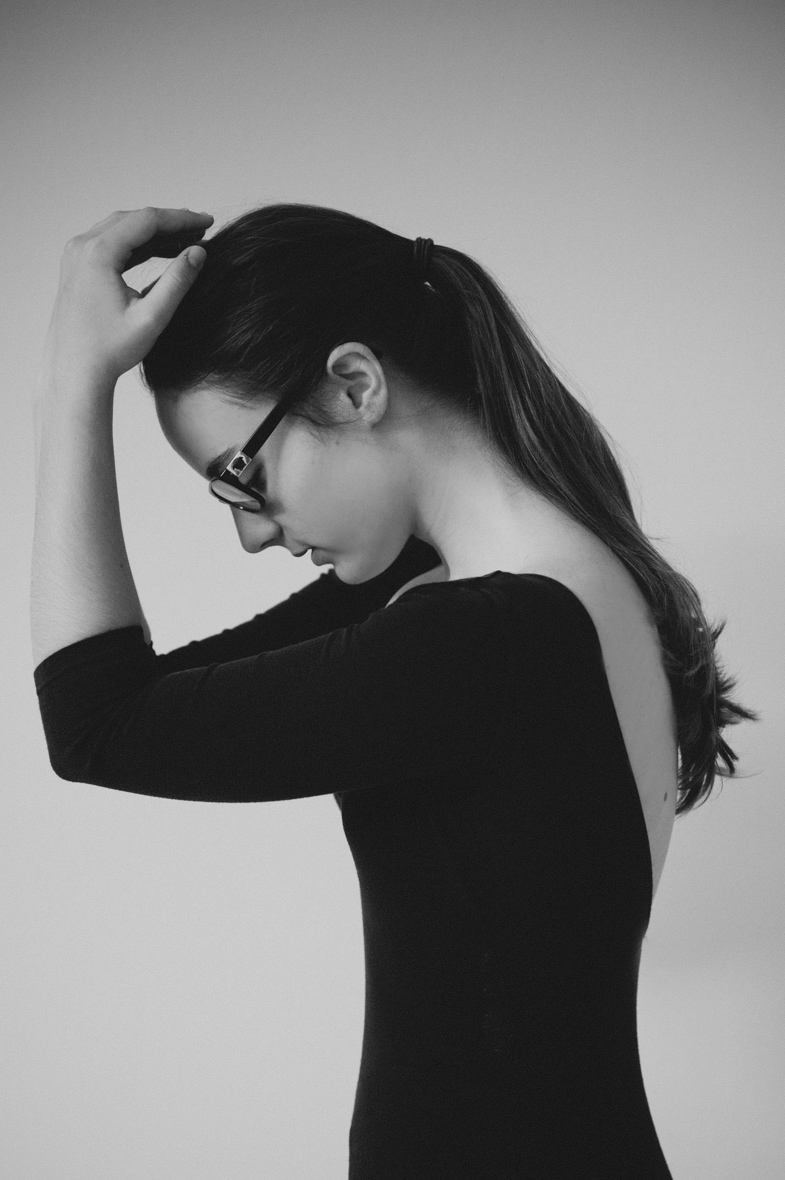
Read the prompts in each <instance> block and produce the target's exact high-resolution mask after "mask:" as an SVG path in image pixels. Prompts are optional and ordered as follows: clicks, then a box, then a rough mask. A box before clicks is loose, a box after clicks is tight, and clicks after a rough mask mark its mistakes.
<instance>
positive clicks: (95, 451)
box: [31, 208, 212, 663]
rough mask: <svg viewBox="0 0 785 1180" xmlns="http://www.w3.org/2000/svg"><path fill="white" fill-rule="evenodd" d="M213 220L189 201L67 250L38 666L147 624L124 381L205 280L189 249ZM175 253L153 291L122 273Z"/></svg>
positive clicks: (45, 454)
mask: <svg viewBox="0 0 785 1180" xmlns="http://www.w3.org/2000/svg"><path fill="white" fill-rule="evenodd" d="M211 221H212V218H211V217H210V215H209V214H206V213H205V214H202V213H191V212H190V211H188V210H186V209H152V208H148V209H139V210H135V211H134V212H130V213H126V212H118V213H113V214H111V215H110V216H109V217H107V218H106V219H105V220H104V221H101V222H99V223H98V225H96V226H94V227H93V228H92V229H91V230H89V231H88V232H87V233H86V234H82V235H79V236H78V237H76V238H73V239H72V241H70V242H69V243H68V245H67V246H66V249H65V252H64V254H63V259H62V263H61V267H60V282H59V287H58V292H57V298H56V300H55V306H54V310H53V313H52V318H51V322H50V325H49V331H48V334H47V339H46V344H45V348H44V357H43V363H42V366H41V370H40V375H39V379H38V384H37V394H36V426H37V436H38V437H37V464H36V466H37V494H36V523H35V535H34V542H33V575H32V602H31V623H32V638H33V655H34V659H35V662H36V663H39V662H40V661H41V660H43V659H44V658H45V657H46V656H48V655H50V654H51V653H52V652H55V651H57V650H59V649H60V648H63V647H65V646H67V645H68V644H71V643H74V642H76V641H77V640H80V639H84V638H86V637H87V636H91V635H96V634H100V633H101V632H104V631H108V630H112V629H114V628H118V627H126V626H132V625H135V624H138V625H139V626H142V627H144V619H143V615H142V608H141V605H140V603H139V598H138V596H137V592H136V587H135V585H134V581H133V578H132V576H131V571H130V568H129V565H128V557H127V554H126V550H125V542H124V540H123V534H122V529H121V526H120V512H119V507H118V501H117V485H116V480H115V467H114V451H113V445H112V403H113V397H114V389H115V385H116V383H117V380H118V378H119V377H120V376H121V375H122V374H123V373H124V372H126V371H127V370H128V369H132V368H133V367H134V366H135V365H137V364H138V363H139V361H141V360H142V359H143V358H144V356H145V355H146V354H147V352H148V351H149V350H150V348H151V347H152V345H153V343H154V341H155V340H156V338H157V337H158V335H159V334H160V333H161V331H162V330H163V328H164V327H165V326H166V324H167V323H168V322H169V320H170V319H171V317H172V315H173V314H174V310H175V308H176V307H177V304H178V303H179V302H180V300H181V299H182V297H183V295H184V294H185V292H186V291H187V290H188V288H189V286H190V285H191V283H192V282H193V281H194V279H195V278H196V275H197V273H198V267H199V265H200V264H201V260H203V258H204V251H203V250H201V249H199V248H198V247H195V246H194V245H191V247H190V249H186V250H184V251H182V247H183V246H184V245H186V243H189V242H190V243H195V242H196V241H197V240H198V239H199V238H200V237H201V236H202V235H203V234H204V232H205V230H206V229H207V227H208V226H209V224H210V222H211ZM180 251H182V252H181V253H180ZM175 254H176V255H177V257H176V258H175V259H174V261H173V262H172V263H171V264H170V265H169V267H168V268H167V270H166V271H165V272H164V274H163V275H162V276H161V278H160V279H159V280H158V282H157V283H156V284H155V285H154V286H153V287H152V288H151V290H150V291H149V292H148V294H146V295H145V296H144V297H141V296H140V295H139V294H138V293H137V292H136V291H134V290H132V289H131V288H130V287H128V286H127V285H126V283H124V282H123V278H122V275H123V272H124V271H126V270H128V269H130V268H131V267H133V266H136V265H137V264H138V263H140V262H143V261H144V260H145V259H146V258H150V257H153V256H163V257H171V256H172V255H175Z"/></svg>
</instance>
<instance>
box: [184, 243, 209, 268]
mask: <svg viewBox="0 0 785 1180" xmlns="http://www.w3.org/2000/svg"><path fill="white" fill-rule="evenodd" d="M185 256H186V258H187V259H188V261H189V262H190V264H191V266H195V267H196V269H197V270H199V268H200V267H201V266H202V265H203V264H204V260H205V258H206V257H207V251H206V250H202V248H201V247H200V246H190V247H189V248H188V249H187V250H186V252H185Z"/></svg>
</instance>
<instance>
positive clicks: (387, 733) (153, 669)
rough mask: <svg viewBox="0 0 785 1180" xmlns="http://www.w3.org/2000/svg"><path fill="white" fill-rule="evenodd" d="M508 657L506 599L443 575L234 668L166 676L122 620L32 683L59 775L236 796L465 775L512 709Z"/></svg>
mask: <svg viewBox="0 0 785 1180" xmlns="http://www.w3.org/2000/svg"><path fill="white" fill-rule="evenodd" d="M508 658H509V656H508V643H507V642H506V641H505V636H504V627H503V625H502V624H501V621H500V619H499V614H498V607H497V606H496V604H495V602H494V599H493V598H492V597H491V596H490V595H488V594H487V593H486V592H484V591H483V590H482V589H481V588H478V587H473V588H472V587H467V586H459V585H454V584H451V583H449V582H443V583H431V584H427V585H424V586H418V587H414V588H412V589H411V590H409V591H407V593H406V594H404V595H402V596H401V598H400V599H398V600H397V601H396V602H395V603H394V604H393V605H392V606H390V607H385V608H383V609H380V610H377V611H375V612H374V613H372V614H371V615H370V616H369V617H368V618H367V619H366V620H365V621H364V622H362V623H354V624H351V625H349V626H348V627H345V628H342V629H340V630H336V631H331V632H329V633H327V634H324V635H321V636H318V637H316V638H314V639H309V640H306V641H305V642H301V643H297V644H294V645H293V646H287V647H283V648H280V649H278V650H273V651H266V652H261V653H259V654H258V655H254V656H250V657H246V658H244V659H240V660H235V661H232V662H229V663H215V664H211V665H209V666H207V667H201V668H190V669H184V670H182V671H176V672H171V671H170V672H166V673H163V672H162V671H161V661H160V659H159V657H157V656H156V655H155V654H154V652H153V651H152V650H151V649H150V648H149V647H148V646H147V645H146V644H145V642H144V638H143V634H142V629H141V627H125V628H121V629H119V630H115V631H108V632H105V633H104V634H102V635H94V636H91V637H89V638H87V639H83V640H80V641H79V642H78V643H75V644H71V645H69V646H68V647H66V648H63V649H61V650H60V651H57V652H54V653H53V654H52V655H51V656H48V657H47V659H46V660H44V661H42V663H41V664H39V666H38V668H37V669H36V672H35V678H36V685H37V689H38V693H39V700H40V706H41V714H42V718H43V722H44V730H45V733H46V738H47V743H48V746H49V753H50V759H51V762H52V765H53V767H54V769H55V771H56V772H57V773H58V774H59V775H60V776H61V777H62V778H65V779H69V780H71V781H75V782H87V783H96V784H99V785H102V786H107V787H114V788H116V789H119V790H127V791H135V792H137V793H140V794H145V795H160V796H163V797H166V798H173V799H201V800H213V801H237V802H239V801H253V800H270V799H289V798H295V797H301V796H307V795H321V794H331V793H337V792H341V791H345V790H352V789H357V788H364V787H375V786H392V785H395V784H401V783H403V782H407V783H411V782H413V781H414V780H416V779H417V778H421V777H430V778H433V777H446V778H448V779H450V778H452V779H454V778H456V777H459V778H460V777H464V778H465V776H466V775H467V773H471V768H472V767H474V766H476V765H477V760H478V759H480V758H481V757H482V755H483V753H484V751H485V750H486V749H487V748H488V745H489V743H490V742H491V741H492V740H493V734H494V732H495V730H496V727H497V725H498V724H499V723H500V718H501V715H502V713H503V711H504V706H505V702H506V701H508V700H509V692H508V690H509V685H510V678H509V673H508ZM164 662H165V661H164Z"/></svg>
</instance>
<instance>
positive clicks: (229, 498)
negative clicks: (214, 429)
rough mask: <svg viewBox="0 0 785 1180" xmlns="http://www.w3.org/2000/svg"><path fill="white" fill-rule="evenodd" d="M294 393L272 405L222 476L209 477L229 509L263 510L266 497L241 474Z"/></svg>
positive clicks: (210, 484) (282, 414) (211, 488)
mask: <svg viewBox="0 0 785 1180" xmlns="http://www.w3.org/2000/svg"><path fill="white" fill-rule="evenodd" d="M295 394H296V391H295V390H293V391H292V393H290V394H289V396H288V397H284V398H281V400H280V401H279V402H278V403H277V405H275V406H273V408H272V410H270V413H269V414H268V415H267V417H266V418H265V419H264V421H263V422H262V423H261V425H260V426H258V427H257V429H256V430H255V431H254V432H253V434H252V435H251V437H250V438H249V439H248V442H247V443H246V444H245V446H243V447H241V448H240V450H239V451H237V453H236V454H235V455H233V456H232V458H231V459H230V460H229V462H228V464H227V465H226V467H224V469H223V471H222V472H221V474H220V475H217V476H216V477H215V479H211V480H210V483H209V488H210V491H211V492H212V494H213V495H214V496H215V497H216V499H218V500H221V501H222V502H223V503H224V504H228V505H229V507H230V508H239V510H240V511H241V512H261V511H262V509H263V508H264V506H265V504H266V500H265V498H264V496H263V495H262V493H261V492H257V491H256V489H255V488H251V487H249V486H248V484H244V483H242V482H241V481H240V476H241V475H242V474H243V472H244V471H245V469H246V467H248V465H249V463H250V462H251V460H252V459H253V458H254V457H255V456H256V455H258V453H259V451H260V450H261V449H262V447H263V446H264V444H265V442H266V441H267V439H268V438H269V437H270V435H271V434H272V432H273V431H274V430H275V428H276V426H277V425H278V423H279V422H280V421H281V419H282V418H283V416H284V414H285V413H286V411H287V410H288V409H289V407H290V405H291V403H292V402H293V401H294V397H295Z"/></svg>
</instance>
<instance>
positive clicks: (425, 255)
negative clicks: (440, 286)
mask: <svg viewBox="0 0 785 1180" xmlns="http://www.w3.org/2000/svg"><path fill="white" fill-rule="evenodd" d="M432 250H433V238H415V241H414V265H415V267H416V270H417V277H418V279H419V281H420V282H421V283H425V282H427V280H428V267H429V266H430V264H431V251H432Z"/></svg>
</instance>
